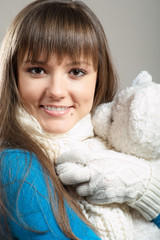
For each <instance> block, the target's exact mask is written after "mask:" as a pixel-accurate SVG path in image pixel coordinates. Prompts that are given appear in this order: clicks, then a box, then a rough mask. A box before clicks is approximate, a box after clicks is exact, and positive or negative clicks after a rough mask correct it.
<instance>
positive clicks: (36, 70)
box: [27, 67, 45, 75]
mask: <svg viewBox="0 0 160 240" xmlns="http://www.w3.org/2000/svg"><path fill="white" fill-rule="evenodd" d="M27 72H29V73H32V74H34V75H42V74H45V70H44V69H43V68H40V67H31V68H29V69H27Z"/></svg>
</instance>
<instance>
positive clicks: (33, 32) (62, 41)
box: [0, 0, 117, 239]
mask: <svg viewBox="0 0 160 240" xmlns="http://www.w3.org/2000/svg"><path fill="white" fill-rule="evenodd" d="M42 52H43V53H45V56H46V61H47V60H48V59H49V58H50V57H51V55H53V54H56V56H57V57H58V59H59V61H61V60H62V59H63V57H65V56H67V57H69V58H71V59H73V60H77V59H79V58H80V56H83V57H85V58H86V60H88V59H92V61H93V66H94V68H95V69H97V70H98V75H97V84H96V90H95V97H94V103H93V109H94V108H95V107H96V106H97V105H99V104H100V103H103V102H107V101H111V100H112V99H113V97H114V95H115V93H116V87H117V78H116V73H115V70H114V67H113V64H112V61H111V57H110V52H109V48H108V44H107V40H106V37H105V34H104V31H103V28H102V26H101V23H100V22H99V20H98V19H97V17H96V16H95V14H94V13H93V12H92V11H91V10H90V9H89V8H88V7H87V6H86V5H85V4H84V3H83V2H81V1H71V0H37V1H34V2H32V3H31V4H29V5H28V6H26V7H25V8H24V9H23V10H22V11H21V12H20V13H19V14H18V15H17V16H16V18H15V19H14V21H13V23H12V24H11V26H10V28H9V29H8V32H7V34H6V36H5V38H4V41H3V44H2V46H1V52H0V59H1V63H0V147H1V150H3V149H6V148H20V149H24V150H28V151H30V152H32V153H35V155H36V156H37V158H38V160H39V162H40V163H41V165H42V167H43V169H44V171H45V173H46V175H47V174H48V175H49V176H50V178H51V179H52V181H53V183H54V189H55V192H56V194H55V196H57V201H58V204H57V206H58V208H59V209H58V210H59V211H58V213H57V211H56V213H55V208H54V206H53V205H54V202H53V201H52V200H51V204H52V207H53V212H54V214H55V217H56V220H57V222H58V224H59V226H60V228H61V229H62V231H63V232H64V233H65V234H66V236H68V237H69V238H71V239H78V238H77V237H76V236H75V235H74V234H73V233H72V231H71V229H70V226H69V221H68V218H67V214H66V212H65V207H64V199H65V200H66V201H67V202H68V203H69V205H70V206H71V207H72V209H73V210H74V211H75V212H76V213H77V214H78V215H79V216H80V217H81V218H82V219H83V220H84V221H86V220H85V219H84V217H83V216H82V213H81V211H80V209H79V208H78V206H77V203H76V201H75V200H73V199H72V197H71V196H70V195H69V194H68V192H67V191H66V190H65V189H64V188H63V186H62V184H61V183H60V181H59V179H58V177H57V175H56V173H55V170H54V168H53V166H52V164H51V161H50V159H49V157H48V155H47V153H46V154H44V151H42V147H43V146H39V145H38V144H37V143H36V142H34V141H33V140H32V139H31V138H30V136H29V135H28V134H27V133H26V132H25V130H24V129H22V128H21V127H20V125H19V124H18V122H17V120H16V111H15V109H16V107H17V106H18V105H21V101H20V97H19V93H18V89H17V81H18V79H17V66H18V63H19V62H21V61H22V60H23V58H24V55H26V54H27V58H28V60H30V61H33V62H34V60H36V59H38V58H39V57H40V54H41V53H42ZM48 188H49V186H48ZM0 201H1V202H0V203H1V208H3V210H4V209H5V203H4V202H2V200H0ZM86 222H87V221H86Z"/></svg>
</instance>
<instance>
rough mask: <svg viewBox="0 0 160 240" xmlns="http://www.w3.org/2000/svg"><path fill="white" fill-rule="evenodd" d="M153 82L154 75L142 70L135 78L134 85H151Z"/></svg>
mask: <svg viewBox="0 0 160 240" xmlns="http://www.w3.org/2000/svg"><path fill="white" fill-rule="evenodd" d="M151 83H152V76H151V75H150V74H149V73H148V72H147V71H142V72H141V73H139V74H138V76H137V77H136V78H135V79H134V80H133V82H132V86H142V85H150V84H151Z"/></svg>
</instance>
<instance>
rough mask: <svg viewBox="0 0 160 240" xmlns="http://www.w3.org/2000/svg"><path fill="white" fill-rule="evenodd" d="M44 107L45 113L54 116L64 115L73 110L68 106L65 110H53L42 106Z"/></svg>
mask: <svg viewBox="0 0 160 240" xmlns="http://www.w3.org/2000/svg"><path fill="white" fill-rule="evenodd" d="M42 109H43V111H44V112H45V113H47V114H48V115H50V116H52V117H62V116H65V115H66V114H68V113H69V112H70V111H71V109H72V107H69V108H66V109H65V110H61V111H53V110H48V109H46V108H42Z"/></svg>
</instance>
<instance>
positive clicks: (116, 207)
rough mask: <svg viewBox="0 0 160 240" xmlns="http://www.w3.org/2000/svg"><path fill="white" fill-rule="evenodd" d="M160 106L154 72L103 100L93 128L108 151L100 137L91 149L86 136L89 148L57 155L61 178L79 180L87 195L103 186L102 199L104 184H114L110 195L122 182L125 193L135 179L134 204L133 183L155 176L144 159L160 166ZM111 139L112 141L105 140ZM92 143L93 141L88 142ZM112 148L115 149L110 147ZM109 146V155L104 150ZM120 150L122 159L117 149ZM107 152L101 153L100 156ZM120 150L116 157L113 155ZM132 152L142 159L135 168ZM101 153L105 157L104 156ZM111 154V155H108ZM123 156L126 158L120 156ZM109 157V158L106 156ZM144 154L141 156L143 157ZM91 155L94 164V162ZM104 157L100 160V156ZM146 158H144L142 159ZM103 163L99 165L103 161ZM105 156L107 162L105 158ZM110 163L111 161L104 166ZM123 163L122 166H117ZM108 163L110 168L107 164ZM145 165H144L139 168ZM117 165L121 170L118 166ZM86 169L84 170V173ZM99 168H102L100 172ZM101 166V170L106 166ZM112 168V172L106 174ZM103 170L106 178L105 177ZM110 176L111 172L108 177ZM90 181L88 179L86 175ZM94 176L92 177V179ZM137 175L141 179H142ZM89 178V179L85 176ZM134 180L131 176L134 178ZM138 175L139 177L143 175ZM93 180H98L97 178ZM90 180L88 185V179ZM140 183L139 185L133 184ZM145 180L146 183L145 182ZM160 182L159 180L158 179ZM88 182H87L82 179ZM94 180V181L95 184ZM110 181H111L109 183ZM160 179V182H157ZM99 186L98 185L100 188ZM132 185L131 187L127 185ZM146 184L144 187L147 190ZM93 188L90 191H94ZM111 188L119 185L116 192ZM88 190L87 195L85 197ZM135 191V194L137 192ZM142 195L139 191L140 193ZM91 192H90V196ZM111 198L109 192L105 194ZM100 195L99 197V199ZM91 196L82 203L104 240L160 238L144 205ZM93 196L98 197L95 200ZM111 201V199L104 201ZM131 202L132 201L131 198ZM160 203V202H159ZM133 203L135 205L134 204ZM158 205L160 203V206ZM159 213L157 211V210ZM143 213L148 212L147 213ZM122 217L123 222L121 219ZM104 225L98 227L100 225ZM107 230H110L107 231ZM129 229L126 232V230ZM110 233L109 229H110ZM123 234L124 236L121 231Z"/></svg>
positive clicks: (130, 194)
mask: <svg viewBox="0 0 160 240" xmlns="http://www.w3.org/2000/svg"><path fill="white" fill-rule="evenodd" d="M159 105H160V84H156V83H154V82H152V77H151V75H149V74H148V72H146V71H143V72H141V73H140V74H139V75H138V76H137V78H136V79H135V80H134V81H133V84H132V86H131V87H129V88H126V89H125V90H123V91H122V92H120V93H119V94H118V95H117V97H116V98H115V100H114V101H112V102H111V103H105V104H101V105H100V106H98V107H97V109H96V111H95V113H94V115H93V117H92V124H93V128H94V132H95V135H97V136H98V137H100V138H101V139H103V140H104V141H105V145H106V149H103V148H102V149H101V150H99V151H98V153H97V152H96V151H97V149H98V148H99V147H100V145H99V142H98V140H97V142H96V144H97V147H96V145H95V149H94V148H92V150H90V151H88V150H87V147H88V146H90V145H92V144H93V141H94V140H92V139H89V140H87V142H86V143H85V145H86V146H85V145H84V146H82V148H81V149H79V150H78V149H76V150H74V151H73V152H72V151H69V152H67V153H64V154H62V155H61V156H60V157H59V158H58V159H57V164H58V165H57V174H58V175H59V177H60V179H61V181H62V182H63V183H64V184H65V185H68V184H69V185H72V184H73V185H74V184H75V185H74V186H76V183H82V184H80V186H78V187H77V192H78V193H79V195H81V196H85V194H84V191H89V190H90V193H91V192H92V190H94V189H95V188H97V189H98V188H99V184H100V185H101V189H100V190H98V191H97V195H95V196H96V197H97V196H98V198H99V199H100V198H101V196H100V195H101V193H102V195H103V193H104V194H107V190H105V191H104V190H103V183H104V185H105V186H106V185H107V184H108V186H109V187H111V192H108V193H109V194H110V193H111V195H112V193H113V196H114V193H115V189H116V186H117V185H119V184H122V188H120V194H121V193H122V198H120V199H123V200H124V198H123V197H125V195H124V196H123V191H125V188H126V186H127V184H128V183H127V181H130V187H129V188H128V190H129V191H128V190H127V191H128V192H127V194H128V198H127V200H128V203H129V204H128V205H129V206H132V203H130V202H129V198H130V197H131V198H132V197H133V199H134V197H135V196H136V194H137V192H136V187H135V191H134V190H133V189H134V185H135V186H136V184H138V185H140V183H141V182H142V185H143V186H145V188H147V184H148V180H147V181H146V180H145V179H143V177H145V174H146V172H147V174H146V175H148V178H150V166H149V164H148V166H147V167H146V166H145V165H144V169H143V171H142V172H141V169H142V168H143V162H145V161H147V162H148V161H151V160H152V161H153V160H154V161H155V162H156V164H159V158H160V111H159V110H158V108H159ZM106 142H107V144H106ZM87 144H88V145H87ZM110 149H111V151H110ZM103 150H104V153H102V152H103ZM117 152H120V153H119V155H118V157H117V156H116V153H117ZM101 153H102V155H101ZM114 153H115V155H114ZM123 153H125V154H127V155H128V154H129V155H133V156H136V157H138V158H137V159H136V158H135V159H136V162H137V161H138V162H137V164H136V165H137V166H136V168H135V169H133V171H132V167H133V168H134V166H135V159H134V158H133V162H134V165H132V157H131V161H130V162H129V161H128V159H127V158H126V159H125V155H124V154H123ZM99 156H100V158H99ZM105 156H106V159H105ZM119 156H120V158H121V159H119ZM103 158H104V159H103ZM141 158H142V159H141ZM90 159H91V163H90V162H89V160H90ZM99 159H100V160H99ZM143 159H145V160H143ZM101 160H102V166H100V168H99V164H100V165H101ZM104 160H105V161H104ZM94 161H95V162H96V161H97V165H94ZM112 161H115V165H114V167H112V168H111V169H110V168H109V167H108V166H109V165H108V166H107V162H110V163H111V162H112ZM119 161H121V163H122V162H123V161H124V162H125V161H126V163H123V166H124V165H125V164H128V169H129V173H128V177H125V173H124V178H123V171H125V168H123V166H122V167H121V163H118V162H119ZM105 162H106V165H105ZM118 164H119V165H118ZM103 165H105V166H103ZM140 165H141V168H139V166H140ZM115 166H116V167H117V169H116V170H115ZM103 168H104V169H107V170H106V172H103ZM81 169H82V173H83V174H82V173H80V172H81ZM99 169H100V171H99ZM101 169H102V170H101ZM110 170H111V179H110V180H112V177H113V179H114V177H115V181H114V188H112V182H110V180H108V179H107V178H106V179H105V176H108V175H107V174H110V172H109V171H110ZM107 171H108V172H107ZM115 172H117V174H120V175H121V176H120V178H119V177H118V178H116V173H115ZM101 174H102V176H101ZM105 174H106V175H105ZM86 176H87V177H88V179H87V177H86ZM92 176H94V177H93V179H92ZM137 176H138V177H137ZM85 177H86V178H85ZM130 178H131V180H130ZM138 178H139V179H138ZM92 180H93V181H92ZM85 181H86V183H85ZM134 181H135V183H134ZM140 181H141V182H140ZM158 181H159V180H158ZM83 182H84V183H83ZM92 182H93V185H92ZM110 184H111V185H110ZM159 184H160V183H159V182H158V185H159ZM95 185H96V186H95ZM128 186H129V185H128ZM143 186H142V188H143ZM89 188H90V189H89ZM112 189H114V190H113V191H112ZM83 194H84V195H83ZM134 194H135V196H134ZM138 194H139V192H138ZM86 196H87V194H86ZM106 196H107V195H106ZM98 198H97V199H98ZM91 199H92V197H91V198H87V199H86V200H85V198H84V200H83V198H82V199H81V198H80V200H79V203H80V206H81V208H82V211H83V213H84V214H85V216H86V217H87V218H88V220H89V221H90V222H91V223H92V224H93V225H94V226H95V228H97V226H98V227H99V226H101V227H102V229H103V230H104V231H105V234H103V231H101V229H100V235H101V239H104V240H112V239H114V240H122V239H124V240H159V239H160V229H158V228H157V227H156V225H154V223H151V222H150V221H147V220H145V218H143V217H142V216H141V215H140V213H139V212H141V208H140V207H137V209H138V211H137V210H135V209H136V207H135V206H134V209H132V208H130V207H128V205H127V204H126V203H125V201H121V200H120V201H118V202H117V203H116V202H115V203H114V201H112V202H113V204H109V203H110V202H108V204H103V201H102V202H101V205H98V204H97V202H96V201H95V203H94V201H92V202H91V203H90V200H91ZM92 200H93V199H92ZM105 200H106V199H105ZM126 202H127V201H126ZM134 203H135V201H134ZM158 205H159V204H158ZM132 207H133V206H132ZM158 208H159V207H157V209H158ZM157 212H158V210H157ZM143 216H144V214H143ZM145 217H146V219H148V220H150V219H149V218H148V216H147V215H146V216H145ZM120 218H121V220H120ZM98 222H99V223H100V225H98V224H99V223H98ZM120 222H121V223H122V222H123V223H124V225H123V226H124V227H122V226H120ZM105 229H106V230H105ZM123 231H124V232H123ZM107 232H108V233H107ZM122 232H123V234H122Z"/></svg>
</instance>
